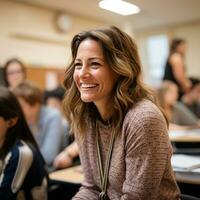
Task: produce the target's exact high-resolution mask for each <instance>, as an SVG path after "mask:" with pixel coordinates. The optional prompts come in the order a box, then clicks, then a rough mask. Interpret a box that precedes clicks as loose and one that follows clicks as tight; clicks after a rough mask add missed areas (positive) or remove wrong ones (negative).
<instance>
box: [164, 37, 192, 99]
mask: <svg viewBox="0 0 200 200" xmlns="http://www.w3.org/2000/svg"><path fill="white" fill-rule="evenodd" d="M185 52H186V42H185V40H184V39H178V38H177V39H173V40H172V42H171V45H170V53H169V57H168V59H167V63H166V66H165V72H164V76H163V80H169V81H172V82H174V83H175V84H176V85H177V86H178V92H179V96H178V100H180V99H181V97H182V96H183V94H184V93H186V92H188V91H189V90H190V87H191V82H190V80H189V79H188V78H187V75H186V66H185Z"/></svg>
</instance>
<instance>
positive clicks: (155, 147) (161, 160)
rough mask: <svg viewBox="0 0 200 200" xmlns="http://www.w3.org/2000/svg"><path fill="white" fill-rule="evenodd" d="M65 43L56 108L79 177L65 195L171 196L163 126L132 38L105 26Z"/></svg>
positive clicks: (159, 199)
mask: <svg viewBox="0 0 200 200" xmlns="http://www.w3.org/2000/svg"><path fill="white" fill-rule="evenodd" d="M71 47H72V58H73V59H72V62H71V63H70V65H69V67H68V68H67V70H66V74H65V82H64V83H65V87H66V96H65V99H64V104H63V108H64V113H65V115H66V117H67V119H68V120H69V123H70V125H71V128H72V131H73V133H75V138H76V141H77V143H78V145H79V150H80V151H79V152H80V158H81V164H82V167H83V171H84V176H85V180H84V182H83V185H82V188H81V189H80V190H79V192H78V193H77V194H76V195H75V197H74V198H73V199H74V200H78V199H82V200H88V199H100V200H105V199H127V200H133V199H140V200H147V199H148V200H164V199H170V200H178V199H179V197H180V194H179V189H178V187H177V184H176V181H175V178H174V175H173V172H172V168H171V161H170V158H171V154H172V147H171V144H170V141H169V138H168V133H167V123H166V120H165V117H164V116H163V114H162V112H161V111H160V110H159V108H158V107H157V105H156V103H155V101H154V96H153V95H152V93H151V92H150V91H149V90H148V89H147V88H146V87H145V86H144V85H143V83H142V82H141V80H140V76H141V64H140V59H139V56H138V51H137V47H136V44H135V43H134V41H133V40H132V39H131V37H130V36H129V35H127V34H126V33H124V32H123V31H121V30H120V29H118V28H117V27H108V28H101V29H94V30H90V31H85V32H81V33H79V34H77V35H75V36H74V38H73V40H72V43H71ZM169 186H170V187H169Z"/></svg>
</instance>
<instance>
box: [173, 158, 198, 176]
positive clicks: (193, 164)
mask: <svg viewBox="0 0 200 200" xmlns="http://www.w3.org/2000/svg"><path fill="white" fill-rule="evenodd" d="M171 163H172V167H173V168H174V170H179V171H192V172H200V156H190V155H183V154H177V155H176V154H175V155H173V156H172V158H171Z"/></svg>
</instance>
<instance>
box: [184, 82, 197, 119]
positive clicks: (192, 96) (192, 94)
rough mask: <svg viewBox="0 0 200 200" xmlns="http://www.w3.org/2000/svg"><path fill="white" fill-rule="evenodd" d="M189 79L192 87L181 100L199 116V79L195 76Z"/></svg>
mask: <svg viewBox="0 0 200 200" xmlns="http://www.w3.org/2000/svg"><path fill="white" fill-rule="evenodd" d="M190 80H191V82H192V87H191V89H190V91H189V92H187V93H185V94H184V95H183V97H182V98H181V101H182V102H183V103H184V105H185V106H187V107H188V108H189V109H190V110H191V111H192V112H193V113H194V114H195V115H196V116H197V117H198V118H200V80H199V79H195V78H190Z"/></svg>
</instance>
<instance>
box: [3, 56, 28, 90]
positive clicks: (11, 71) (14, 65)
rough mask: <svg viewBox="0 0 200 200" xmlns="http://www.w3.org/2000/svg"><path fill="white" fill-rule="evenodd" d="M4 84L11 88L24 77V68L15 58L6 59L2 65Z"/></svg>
mask: <svg viewBox="0 0 200 200" xmlns="http://www.w3.org/2000/svg"><path fill="white" fill-rule="evenodd" d="M4 79H5V83H6V86H7V87H9V88H10V89H11V90H12V89H13V88H14V87H16V86H17V85H18V84H19V83H21V82H23V81H24V80H25V79H26V68H25V66H24V64H23V63H22V62H21V61H20V60H19V59H17V58H12V59H10V60H8V61H7V62H6V64H5V66H4Z"/></svg>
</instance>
